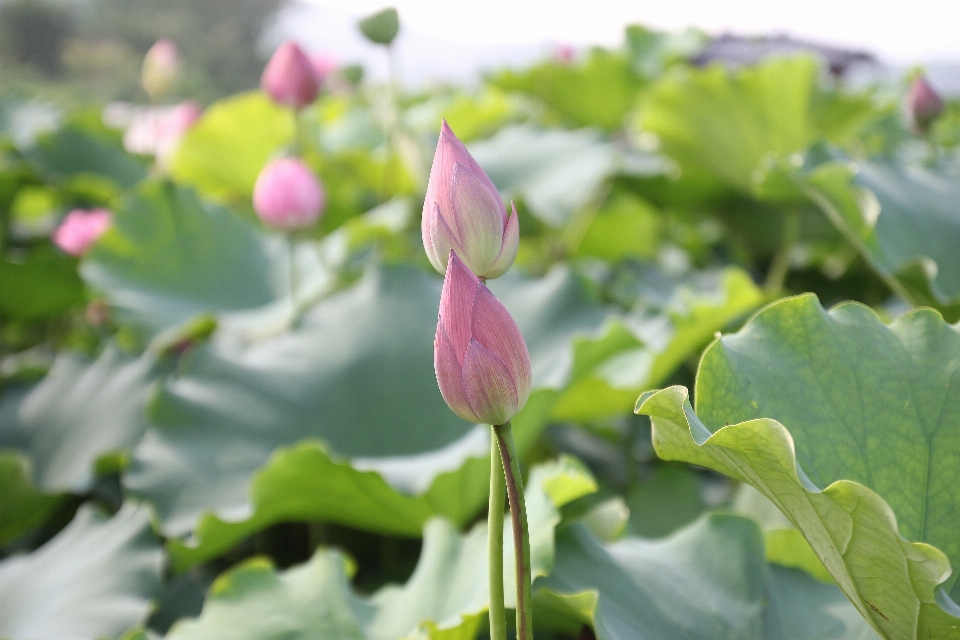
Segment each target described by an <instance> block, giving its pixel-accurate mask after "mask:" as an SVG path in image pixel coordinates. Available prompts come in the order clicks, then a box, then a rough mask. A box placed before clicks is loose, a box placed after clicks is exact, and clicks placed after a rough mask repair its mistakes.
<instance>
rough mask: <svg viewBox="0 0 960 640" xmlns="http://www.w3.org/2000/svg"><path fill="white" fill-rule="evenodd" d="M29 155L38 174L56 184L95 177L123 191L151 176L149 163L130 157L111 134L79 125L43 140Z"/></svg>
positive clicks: (41, 139) (65, 128)
mask: <svg viewBox="0 0 960 640" xmlns="http://www.w3.org/2000/svg"><path fill="white" fill-rule="evenodd" d="M26 155H27V158H28V159H29V160H30V162H31V164H32V165H33V166H34V167H35V168H36V169H37V171H38V172H39V173H41V174H42V175H44V176H45V178H46V179H47V180H48V181H51V182H54V183H57V182H62V181H64V180H67V179H69V178H73V177H76V176H82V175H89V174H95V175H97V176H102V177H104V178H106V179H108V180H109V182H110V183H112V186H113V188H114V189H115V190H118V191H119V190H121V189H126V188H129V187H131V186H133V185H134V184H136V183H137V182H139V181H140V180H142V179H143V178H144V177H146V175H147V171H146V169H147V163H146V162H145V161H144V160H143V159H142V158H137V157H136V156H132V155H130V154H128V153H126V152H125V151H124V150H123V149H122V148H121V147H120V144H119V140H117V139H116V138H114V136H113V135H112V133H111V132H108V131H105V130H102V129H101V130H90V128H89V127H84V126H80V125H79V124H77V123H74V124H70V125H68V126H66V127H64V128H63V129H60V130H59V131H56V132H54V133H50V134H46V135H43V136H40V138H39V139H38V140H37V143H36V145H34V146H33V147H32V148H31V149H30V150H29V151H28V152H27V153H26Z"/></svg>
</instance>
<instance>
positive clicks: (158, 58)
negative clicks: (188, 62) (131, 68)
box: [140, 38, 181, 100]
mask: <svg viewBox="0 0 960 640" xmlns="http://www.w3.org/2000/svg"><path fill="white" fill-rule="evenodd" d="M180 66H181V64H180V52H179V51H178V50H177V45H176V44H174V42H173V40H170V39H169V38H160V39H159V40H157V41H156V42H155V43H153V46H152V47H150V49H149V50H148V51H147V53H146V55H145V56H143V66H142V67H141V68H140V84H141V85H143V89H144V90H145V91H146V92H147V95H148V96H150V99H151V100H156V99H158V98H161V97H163V96H165V95H166V94H168V93H170V91H172V90H173V88H174V86H175V85H176V84H177V81H178V80H179V79H180Z"/></svg>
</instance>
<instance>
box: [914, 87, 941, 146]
mask: <svg viewBox="0 0 960 640" xmlns="http://www.w3.org/2000/svg"><path fill="white" fill-rule="evenodd" d="M906 112H907V120H908V125H909V126H910V128H911V129H913V130H914V131H915V132H917V133H921V134H922V133H925V132H926V131H927V129H929V128H930V125H931V124H933V121H934V120H936V119H937V117H938V116H939V115H940V114H941V113H943V100H942V99H941V98H940V96H939V95H938V94H937V92H936V91H934V89H933V87H931V86H930V83H928V82H927V80H926V78H924V77H923V76H922V75H918V76H916V77H915V78H914V79H913V82H912V83H911V84H910V90H909V91H908V92H907V100H906Z"/></svg>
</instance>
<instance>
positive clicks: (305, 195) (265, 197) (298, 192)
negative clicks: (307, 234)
mask: <svg viewBox="0 0 960 640" xmlns="http://www.w3.org/2000/svg"><path fill="white" fill-rule="evenodd" d="M323 205H324V194H323V187H322V186H321V184H320V181H319V180H318V179H317V177H316V176H315V175H313V171H311V170H310V168H309V167H308V166H307V165H306V164H304V163H303V161H302V160H300V159H298V158H279V159H277V160H273V161H272V162H270V163H269V164H268V165H267V166H265V167H264V168H263V170H262V171H260V175H259V176H257V182H256V184H254V186H253V208H254V209H255V210H256V212H257V215H258V216H260V219H261V220H263V222H264V223H265V224H267V225H269V226H271V227H274V228H277V229H285V230H287V231H292V230H294V229H303V228H305V227H309V226H310V225H312V224H313V223H314V222H316V220H317V218H319V217H320V213H321V212H322V211H323Z"/></svg>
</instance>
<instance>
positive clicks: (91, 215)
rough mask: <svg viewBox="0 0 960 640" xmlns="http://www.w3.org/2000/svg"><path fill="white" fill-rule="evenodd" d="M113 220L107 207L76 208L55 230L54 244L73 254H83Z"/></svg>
mask: <svg viewBox="0 0 960 640" xmlns="http://www.w3.org/2000/svg"><path fill="white" fill-rule="evenodd" d="M112 222H113V214H111V213H110V212H109V211H107V210H106V209H90V210H84V209H74V210H73V211H71V212H70V213H68V214H67V217H66V218H64V219H63V222H61V223H60V226H59V227H57V229H56V231H54V232H53V235H52V236H51V238H50V239H51V240H53V244H55V245H57V246H58V247H60V248H61V249H63V250H64V251H65V252H66V253H69V254H70V255H72V256H82V255H83V254H84V253H86V252H87V249H89V248H90V246H91V245H92V244H93V243H94V242H96V241H97V238H99V237H100V236H102V235H103V232H104V231H106V230H107V229H108V228H109V227H110V224H111V223H112Z"/></svg>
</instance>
